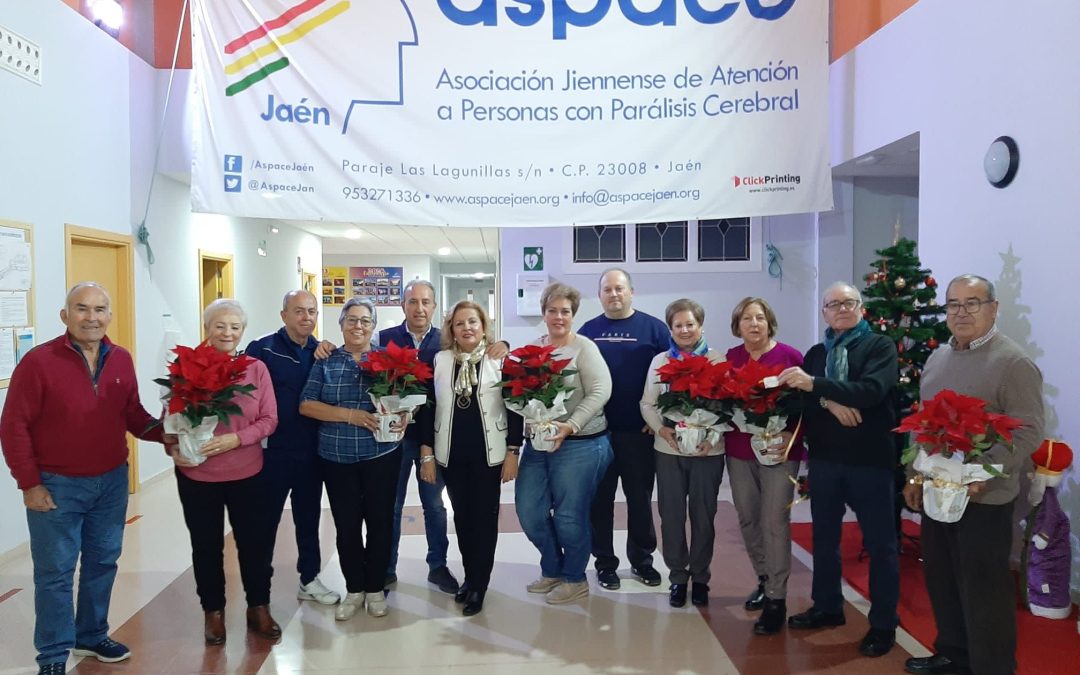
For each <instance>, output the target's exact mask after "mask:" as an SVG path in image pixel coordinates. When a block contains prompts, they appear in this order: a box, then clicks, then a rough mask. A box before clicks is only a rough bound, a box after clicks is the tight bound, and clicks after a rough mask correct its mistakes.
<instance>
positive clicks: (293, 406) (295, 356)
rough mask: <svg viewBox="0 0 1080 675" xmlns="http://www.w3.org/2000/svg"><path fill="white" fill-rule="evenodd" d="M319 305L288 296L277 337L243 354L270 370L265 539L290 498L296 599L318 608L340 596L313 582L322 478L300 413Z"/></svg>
mask: <svg viewBox="0 0 1080 675" xmlns="http://www.w3.org/2000/svg"><path fill="white" fill-rule="evenodd" d="M318 317H319V306H318V303H317V301H316V300H315V296H314V295H312V294H311V293H309V292H307V291H290V292H289V293H287V294H286V295H285V299H284V300H283V301H282V307H281V320H282V322H283V323H284V324H285V325H284V326H282V327H281V328H280V329H279V330H278V331H277V332H275V333H271V334H269V335H265V336H263V337H261V338H259V339H257V340H253V341H252V342H251V344H249V345H248V347H247V349H246V350H244V353H245V354H247V355H248V356H251V357H253V358H256V359H259V360H260V361H262V362H263V363H264V364H266V369H267V370H269V371H270V379H271V381H272V382H273V383H274V396H275V397H276V398H277V413H278V425H277V430H276V431H274V433H273V434H271V436H270V438H268V439H267V443H266V452H265V453H263V458H264V459H263V473H264V475H265V476H266V477H267V485H268V486H269V495H268V498H269V499H270V504H271V506H270V508H269V509H268V510H267V514H266V517H267V528H268V531H269V536H271V537H273V536H275V534H276V533H277V528H278V524H279V523H280V522H281V514H282V511H283V509H284V508H285V500H286V499H287V498H288V497H289V496H290V493H291V496H292V516H293V524H294V525H295V527H296V549H297V559H296V571H297V572H298V573H299V574H300V588H299V589H298V591H297V593H296V596H297V597H298V598H300V599H301V600H314V601H316V602H319V603H321V604H324V605H333V604H336V603H337V602H338V601H339V600H340V599H341V596H340V595H338V594H337V593H336V592H334V591H332V590H330V589H329V588H327V587H326V586H325V585H323V583H322V581H320V580H319V576H318V575H319V570H320V568H321V566H322V556H321V554H320V550H319V519H320V517H321V516H322V488H323V483H322V475H321V474H320V472H319V460H318V455H317V450H318V441H319V423H318V422H317V421H316V420H314V419H312V418H310V417H304V416H302V415H301V414H300V392H301V391H302V390H303V389H304V384H305V383H306V382H307V379H308V375H309V374H310V372H311V366H312V364H314V363H315V350H316V348H317V347H318V346H319V342H318V340H316V339H315V338H314V337H312V333H313V332H314V331H315V321H316V320H317V319H318Z"/></svg>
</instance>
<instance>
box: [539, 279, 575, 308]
mask: <svg viewBox="0 0 1080 675" xmlns="http://www.w3.org/2000/svg"><path fill="white" fill-rule="evenodd" d="M560 298H566V299H567V300H569V301H570V313H571V314H573V315H574V316H577V311H578V308H579V307H581V293H580V292H579V291H578V289H576V288H574V287H573V286H567V285H566V284H564V283H562V282H559V281H556V282H555V283H553V284H549V285H548V287H547V288H545V289H544V292H543V294H541V295H540V311H543V312H546V311H547V306H548V303H549V302H551V301H552V300H558V299H560Z"/></svg>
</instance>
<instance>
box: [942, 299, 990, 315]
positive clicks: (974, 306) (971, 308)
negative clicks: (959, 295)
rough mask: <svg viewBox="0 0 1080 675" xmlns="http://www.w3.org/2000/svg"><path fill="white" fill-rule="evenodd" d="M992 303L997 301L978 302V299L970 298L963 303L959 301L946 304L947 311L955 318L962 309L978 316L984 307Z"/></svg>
mask: <svg viewBox="0 0 1080 675" xmlns="http://www.w3.org/2000/svg"><path fill="white" fill-rule="evenodd" d="M991 302H997V301H996V300H978V299H976V298H968V299H967V300H965V301H963V302H960V301H959V300H950V301H948V302H946V303H945V311H946V312H948V313H949V314H952V315H953V316H955V315H957V314H959V313H960V308H961V307H962V308H963V309H964V312H965V313H967V314H978V313H979V310H980V309H982V306H983V305H989V304H990V303H991Z"/></svg>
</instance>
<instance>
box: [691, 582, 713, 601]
mask: <svg viewBox="0 0 1080 675" xmlns="http://www.w3.org/2000/svg"><path fill="white" fill-rule="evenodd" d="M690 602H692V603H693V604H694V606H695V607H707V606H708V605H709V586H708V585H707V584H700V583H698V582H696V581H695V582H694V584H693V586H691V587H690Z"/></svg>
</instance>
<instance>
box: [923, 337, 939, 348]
mask: <svg viewBox="0 0 1080 675" xmlns="http://www.w3.org/2000/svg"><path fill="white" fill-rule="evenodd" d="M926 346H927V347H929V348H930V349H937V346H938V341H937V339H936V338H930V339H929V340H927V341H926Z"/></svg>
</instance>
